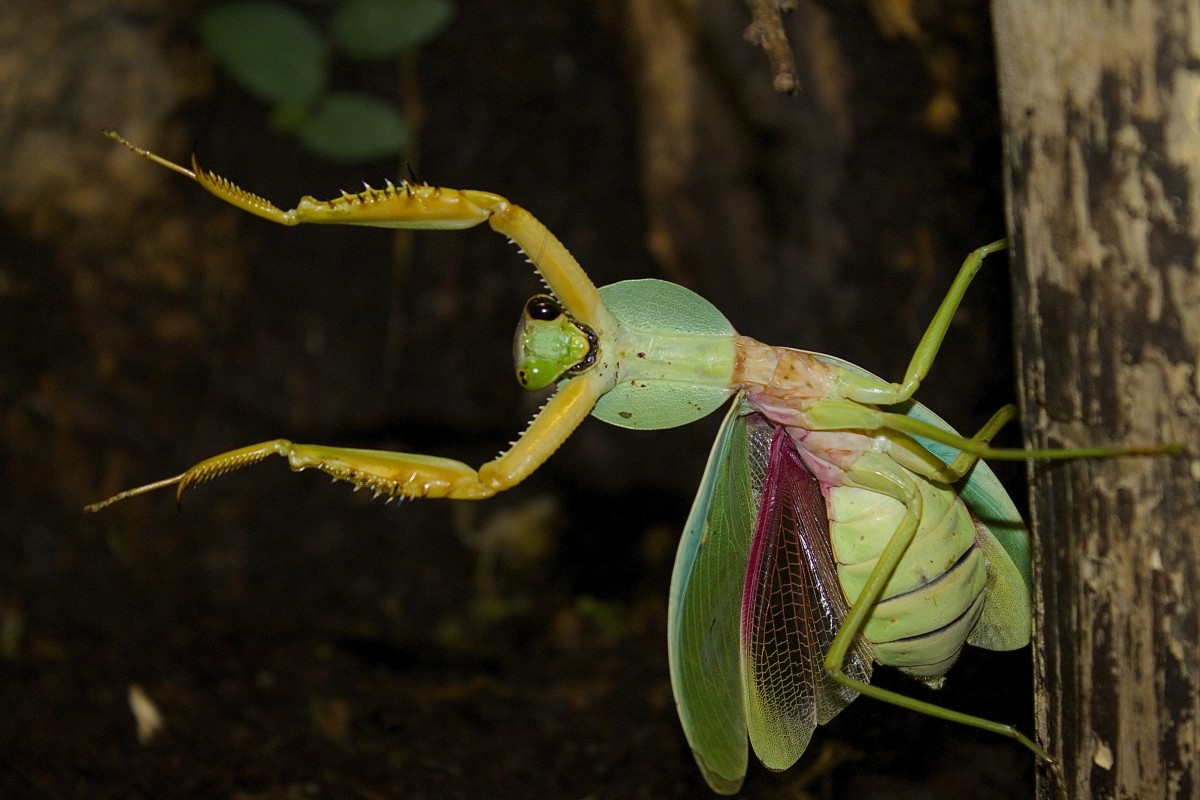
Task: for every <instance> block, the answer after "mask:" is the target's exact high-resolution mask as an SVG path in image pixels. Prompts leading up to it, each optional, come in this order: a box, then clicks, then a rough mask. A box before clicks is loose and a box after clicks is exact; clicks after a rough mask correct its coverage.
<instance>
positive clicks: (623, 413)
mask: <svg viewBox="0 0 1200 800" xmlns="http://www.w3.org/2000/svg"><path fill="white" fill-rule="evenodd" d="M617 416H618V417H620V418H621V419H632V418H633V412H632V411H618V412H617Z"/></svg>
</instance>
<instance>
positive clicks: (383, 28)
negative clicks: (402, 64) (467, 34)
mask: <svg viewBox="0 0 1200 800" xmlns="http://www.w3.org/2000/svg"><path fill="white" fill-rule="evenodd" d="M453 14H454V5H453V3H451V2H450V1H449V0H346V2H345V3H343V4H342V5H341V7H339V8H338V10H337V13H336V14H335V15H334V17H333V23H332V26H331V31H332V33H333V40H334V42H335V43H336V44H337V46H338V47H339V48H340V49H341V50H343V51H344V52H345V53H346V54H347V55H349V56H352V57H354V58H363V59H372V58H376V59H377V58H390V57H392V56H394V55H396V54H397V53H400V52H403V51H404V50H407V49H409V48H411V47H413V46H415V45H418V44H420V43H421V42H424V41H426V40H428V39H432V38H433V37H434V36H436V35H437V34H438V33H440V32H441V31H442V29H443V28H445V27H446V25H448V24H449V22H450V17H451V16H453Z"/></svg>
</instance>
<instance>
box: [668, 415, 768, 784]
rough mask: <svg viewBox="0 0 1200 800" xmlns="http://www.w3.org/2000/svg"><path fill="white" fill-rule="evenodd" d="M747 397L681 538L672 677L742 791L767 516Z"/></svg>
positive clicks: (712, 458)
mask: <svg viewBox="0 0 1200 800" xmlns="http://www.w3.org/2000/svg"><path fill="white" fill-rule="evenodd" d="M750 411H751V409H750V407H749V406H748V405H746V403H745V401H744V400H743V399H742V398H741V397H740V396H739V397H738V398H737V400H735V401H734V403H733V407H732V408H731V409H730V411H729V414H728V415H726V417H725V421H724V423H723V424H722V425H721V430H720V433H719V434H718V435H717V440H716V442H715V443H714V444H713V448H712V452H711V453H710V454H709V457H708V465H707V466H706V467H705V469H704V478H703V479H702V480H701V482H700V490H699V492H698V493H697V494H696V500H695V502H694V503H693V504H692V511H691V514H690V515H689V516H688V520H687V524H686V525H685V526H684V529H683V536H682V538H681V539H680V541H679V551H678V553H677V554H676V556H675V569H674V572H673V574H672V576H671V596H670V608H669V611H668V614H667V640H668V648H669V650H668V658H669V661H670V665H671V685H672V688H673V689H674V691H675V704H676V706H677V707H678V710H679V720H680V722H681V723H682V725H683V731H684V733H685V734H686V735H687V740H688V744H690V745H691V748H692V753H693V754H694V755H695V757H696V763H697V764H698V765H699V766H700V771H701V772H702V773H703V774H704V779H705V780H706V781H708V785H709V786H710V787H712V789H713V791H715V792H719V793H721V794H733V793H734V792H736V791H737V790H738V788H739V787H740V786H741V785H742V779H743V778H744V777H745V775H746V762H747V758H748V741H747V738H746V715H745V711H744V709H743V697H742V680H741V664H740V658H741V655H740V652H739V648H740V626H741V607H742V587H743V584H744V582H745V578H746V562H747V558H748V556H749V548H750V535H751V532H752V531H753V529H754V522H755V519H756V517H757V516H758V497H759V491H756V490H755V487H754V485H753V476H752V475H751V471H750V459H749V453H748V443H747V438H746V419H745V415H746V414H747V413H749V412H750Z"/></svg>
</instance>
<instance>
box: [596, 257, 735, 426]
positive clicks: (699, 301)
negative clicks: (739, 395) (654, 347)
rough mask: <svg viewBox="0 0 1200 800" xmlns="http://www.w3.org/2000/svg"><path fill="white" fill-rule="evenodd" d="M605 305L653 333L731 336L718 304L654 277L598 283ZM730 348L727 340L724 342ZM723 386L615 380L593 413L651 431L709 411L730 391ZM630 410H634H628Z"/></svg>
mask: <svg viewBox="0 0 1200 800" xmlns="http://www.w3.org/2000/svg"><path fill="white" fill-rule="evenodd" d="M600 297H601V299H603V300H604V305H605V306H606V307H607V308H608V310H609V311H611V312H612V313H613V315H614V316H615V317H616V318H617V319H619V320H620V321H621V324H622V325H626V326H628V327H630V328H633V329H636V330H638V331H642V332H644V333H653V332H655V331H661V332H664V333H672V334H677V333H692V334H703V335H708V336H721V337H730V336H733V334H734V333H735V331H734V329H733V326H732V325H730V324H729V320H727V319H725V315H724V314H722V313H721V312H720V311H718V310H717V307H716V306H714V305H713V304H712V303H710V302H708V301H707V300H705V299H704V298H703V297H701V296H700V295H698V294H696V293H695V292H693V291H692V290H691V289H685V288H684V287H682V286H679V285H677V284H674V283H668V282H667V281H660V280H656V279H654V278H645V279H642V280H631V281H621V282H619V283H614V284H611V285H609V286H602V287H600ZM729 347H730V348H732V342H730V343H729ZM730 393H731V392H730V389H729V387H728V386H712V385H709V386H704V385H697V384H691V383H687V382H683V381H645V382H642V381H638V382H637V384H636V385H633V384H630V383H620V384H618V385H617V386H615V387H613V388H612V389H611V390H609V391H608V392H607V393H606V394H605V395H604V396H603V397H601V398H600V400H599V401H598V402H597V403H596V407H595V408H594V409H593V410H592V416H594V417H599V418H600V419H602V420H604V421H605V422H607V423H610V424H612V425H617V426H619V427H622V428H636V429H638V430H653V429H658V428H674V427H676V426H679V425H686V424H687V423H689V422H694V421H696V420H698V419H700V418H701V417H704V416H707V415H708V414H711V413H712V412H713V411H715V410H717V408H718V407H719V406H720V405H721V404H722V403H724V402H725V401H726V400H727V399H728V398H729V395H730ZM631 409H635V410H636V413H632V414H631V413H630V410H631Z"/></svg>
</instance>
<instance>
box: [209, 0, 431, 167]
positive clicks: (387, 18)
mask: <svg viewBox="0 0 1200 800" xmlns="http://www.w3.org/2000/svg"><path fill="white" fill-rule="evenodd" d="M322 2H323V0H309V3H308V4H309V5H316V4H318V3H322ZM453 13H454V6H453V4H452V2H451V0H340V2H337V3H335V4H334V8H333V10H332V13H331V16H330V17H329V22H328V30H327V31H325V30H323V29H322V28H321V27H320V26H318V25H317V24H316V23H315V22H314V21H313V19H312V18H311V16H310V15H309V14H306V13H304V12H302V11H301V10H300V9H298V8H296V7H295V6H294V5H289V4H286V3H283V2H278V0H236V1H235V2H229V3H224V4H222V5H219V6H217V7H215V8H213V9H212V10H210V11H208V12H207V13H205V14H204V15H203V16H202V17H201V19H200V24H199V33H200V38H201V40H202V41H203V42H204V45H205V46H206V47H207V48H208V50H209V52H210V53H211V54H212V56H213V58H214V59H215V60H216V62H217V63H218V64H219V65H220V66H221V67H222V69H224V70H225V72H227V73H228V74H229V76H230V77H231V78H232V79H233V80H234V81H235V82H236V83H238V84H239V85H240V86H241V87H242V88H243V89H245V90H246V91H247V92H249V93H250V94H252V95H254V96H256V97H258V98H260V99H261V100H263V101H265V102H266V103H268V104H270V105H271V106H272V107H273V109H274V110H273V112H272V115H271V122H272V124H273V125H274V126H275V127H277V128H279V129H281V130H286V131H290V132H293V133H294V134H295V135H296V136H297V137H299V139H300V141H301V142H302V143H303V144H304V146H305V147H307V148H308V149H309V150H312V151H313V152H315V153H317V154H319V155H321V156H322V157H324V158H327V159H329V160H331V161H366V160H371V159H377V158H384V157H388V156H393V155H396V154H398V153H399V152H401V151H402V150H403V149H404V148H405V146H406V145H407V144H408V141H409V139H410V132H409V127H408V125H407V123H406V121H405V119H404V115H403V114H402V113H401V111H400V110H399V109H398V108H397V107H396V106H395V105H394V104H393V103H391V102H389V101H387V100H384V99H383V98H380V97H377V96H375V95H372V94H368V93H365V92H360V91H338V90H330V89H328V84H329V72H330V69H329V67H330V62H331V60H332V58H333V57H335V55H338V54H341V55H344V56H346V57H348V58H352V59H359V60H363V61H372V60H384V59H390V58H395V57H397V56H399V55H400V54H402V53H404V52H406V51H408V50H411V49H412V48H414V47H416V46H417V45H420V44H421V43H422V42H425V41H428V40H429V39H432V38H433V37H435V36H437V35H438V34H439V33H440V32H441V31H442V30H443V29H444V28H445V27H446V25H447V24H449V22H450V18H451V16H453Z"/></svg>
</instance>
